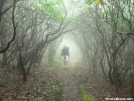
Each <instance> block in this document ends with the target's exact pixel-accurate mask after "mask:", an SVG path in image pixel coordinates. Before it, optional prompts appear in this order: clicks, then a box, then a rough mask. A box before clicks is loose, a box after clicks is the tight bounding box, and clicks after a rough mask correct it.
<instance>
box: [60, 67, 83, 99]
mask: <svg viewBox="0 0 134 101" xmlns="http://www.w3.org/2000/svg"><path fill="white" fill-rule="evenodd" d="M59 76H60V78H61V81H62V94H61V101H81V100H80V96H79V93H78V89H79V88H78V85H77V83H76V80H75V77H74V76H73V75H72V73H71V72H70V70H69V68H63V69H62V70H61V71H60V75H59Z"/></svg>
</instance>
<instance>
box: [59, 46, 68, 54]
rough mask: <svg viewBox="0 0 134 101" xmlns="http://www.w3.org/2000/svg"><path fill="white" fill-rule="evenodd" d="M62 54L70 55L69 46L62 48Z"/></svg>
mask: <svg viewBox="0 0 134 101" xmlns="http://www.w3.org/2000/svg"><path fill="white" fill-rule="evenodd" d="M61 55H62V56H67V55H68V56H69V47H66V48H63V49H62V50H61Z"/></svg>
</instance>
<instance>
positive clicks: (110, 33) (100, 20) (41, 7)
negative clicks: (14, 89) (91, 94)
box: [0, 0, 134, 101]
mask: <svg viewBox="0 0 134 101" xmlns="http://www.w3.org/2000/svg"><path fill="white" fill-rule="evenodd" d="M68 34H69V35H71V39H72V40H73V41H74V43H75V44H76V45H77V47H78V48H79V51H80V52H81V54H82V56H81V58H80V59H79V62H77V63H76V68H77V66H78V67H79V66H81V68H82V67H83V69H84V68H85V67H86V68H88V70H87V73H89V74H90V72H92V74H93V75H97V74H98V73H102V75H103V76H102V77H103V78H105V79H106V80H107V82H109V83H110V84H112V85H113V86H114V87H115V92H116V95H117V97H118V94H119V93H120V89H121V87H122V86H123V85H124V84H126V80H128V82H127V83H128V85H127V86H128V87H129V89H128V90H129V93H130V94H129V97H130V98H134V1H133V0H0V72H1V73H0V90H3V88H4V87H3V86H4V85H5V83H7V82H5V81H4V80H3V78H5V77H4V76H6V75H9V74H10V73H12V74H14V75H16V76H18V75H21V76H18V77H22V78H21V79H19V80H20V81H22V82H23V84H22V85H23V86H25V85H26V82H28V81H30V80H29V78H30V77H31V76H32V74H33V73H32V72H31V70H33V72H34V69H35V72H36V70H38V69H40V68H39V67H41V66H42V65H43V66H44V64H42V63H45V62H47V63H48V64H47V63H45V66H44V67H46V68H50V67H52V66H53V65H55V64H54V62H55V57H56V54H57V53H56V51H57V50H58V47H59V46H60V43H61V42H62V40H63V39H64V36H65V35H68ZM76 51H78V50H76ZM59 53H60V52H59ZM57 61H58V62H59V60H57ZM60 62H61V61H60ZM58 66H59V67H60V66H61V67H62V65H58ZM2 72H3V73H2ZM79 72H80V71H79ZM45 73H46V72H44V74H45ZM5 74H6V75H5ZM34 74H35V73H34ZM52 74H54V73H52ZM35 75H36V74H35ZM87 75H88V74H87ZM11 78H12V77H11V76H9V77H8V79H11ZM87 79H90V78H87ZM9 82H11V81H10V80H9ZM16 82H19V81H16ZM103 84H104V85H105V82H103ZM44 86H45V85H44ZM54 87H55V86H54ZM0 92H1V91H0ZM59 95H60V94H59ZM3 96H4V95H2V94H1V93H0V100H2V99H4V97H3ZM8 96H9V95H8ZM105 97H108V96H105ZM111 97H112V96H111ZM120 97H124V96H120ZM2 101H4V100H2ZM15 101H18V100H15ZM27 101H33V100H27ZM37 101H45V100H37ZM46 101H59V100H57V99H55V100H46ZM61 101H64V100H61ZM65 101H66V100H65ZM70 101H74V100H70ZM77 101H79V100H77ZM80 101H95V100H90V99H89V100H80ZM96 101H99V100H96Z"/></svg>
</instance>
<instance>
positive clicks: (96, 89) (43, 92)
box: [0, 65, 130, 101]
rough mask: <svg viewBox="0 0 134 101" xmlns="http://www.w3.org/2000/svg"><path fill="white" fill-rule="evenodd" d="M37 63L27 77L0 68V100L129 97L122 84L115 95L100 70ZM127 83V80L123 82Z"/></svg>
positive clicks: (69, 100)
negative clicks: (93, 70)
mask: <svg viewBox="0 0 134 101" xmlns="http://www.w3.org/2000/svg"><path fill="white" fill-rule="evenodd" d="M45 67H46V68H44V67H42V66H40V67H38V68H36V69H34V71H33V72H32V73H31V74H30V75H29V76H28V78H27V82H26V83H25V82H23V81H22V75H20V73H17V72H15V71H9V70H8V69H6V68H0V101H105V98H107V97H108V98H117V97H120V98H130V94H129V89H130V88H129V86H125V85H123V86H122V87H121V88H120V90H119V91H120V92H119V94H117V93H116V89H115V87H114V85H112V84H111V83H110V81H109V80H107V79H106V78H105V77H104V76H103V74H101V73H100V72H99V73H98V72H97V74H96V75H93V73H92V71H89V70H88V68H86V67H83V66H81V67H80V66H70V67H69V68H64V67H58V68H53V67H52V68H48V66H47V65H46V66H45ZM126 82H128V81H126Z"/></svg>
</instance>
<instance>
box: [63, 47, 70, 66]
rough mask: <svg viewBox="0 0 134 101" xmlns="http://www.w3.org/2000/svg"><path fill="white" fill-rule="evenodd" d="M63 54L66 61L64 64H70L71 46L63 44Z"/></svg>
mask: <svg viewBox="0 0 134 101" xmlns="http://www.w3.org/2000/svg"><path fill="white" fill-rule="evenodd" d="M61 56H62V57H63V61H64V66H68V61H69V47H67V46H66V45H64V46H63V48H62V50H61Z"/></svg>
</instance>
